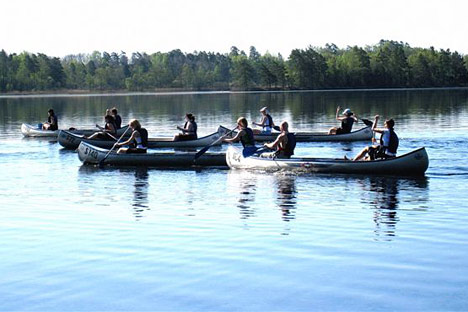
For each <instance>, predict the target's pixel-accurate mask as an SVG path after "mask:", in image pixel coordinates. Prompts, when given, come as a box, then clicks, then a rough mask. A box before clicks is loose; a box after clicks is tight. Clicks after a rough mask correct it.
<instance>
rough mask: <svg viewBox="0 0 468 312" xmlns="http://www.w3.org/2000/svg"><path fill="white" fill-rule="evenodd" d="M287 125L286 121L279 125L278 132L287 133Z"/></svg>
mask: <svg viewBox="0 0 468 312" xmlns="http://www.w3.org/2000/svg"><path fill="white" fill-rule="evenodd" d="M288 129H289V124H288V122H287V121H283V122H282V123H281V124H280V130H281V131H289V130H288Z"/></svg>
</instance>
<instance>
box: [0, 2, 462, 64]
mask: <svg viewBox="0 0 468 312" xmlns="http://www.w3.org/2000/svg"><path fill="white" fill-rule="evenodd" d="M0 8H1V11H0V12H1V13H0V49H5V50H6V51H7V52H8V53H13V52H14V53H20V52H22V51H28V52H33V53H39V52H40V53H46V54H48V55H50V56H60V57H61V56H65V55H67V54H77V53H91V52H92V51H94V50H98V51H101V52H102V51H107V52H113V51H115V52H120V51H125V52H127V54H131V53H132V52H135V51H140V52H147V53H153V52H157V51H162V52H167V51H170V50H172V49H181V50H182V51H183V52H193V51H195V50H197V51H214V52H228V51H229V49H230V47H231V46H233V45H234V46H237V47H238V48H239V49H243V50H245V51H248V49H249V47H250V46H252V45H253V46H255V47H256V48H257V50H258V51H259V52H260V53H262V54H263V53H265V52H267V51H269V52H270V53H272V54H276V53H281V54H283V56H285V57H287V56H288V55H289V52H290V51H291V50H292V49H294V48H306V47H307V46H309V45H312V46H324V45H325V44H326V43H335V44H337V45H338V46H339V47H342V48H344V47H346V46H348V45H350V46H352V45H359V46H365V45H373V44H375V43H377V42H378V41H379V40H380V39H388V40H397V41H403V42H407V43H409V44H410V45H411V46H413V47H424V48H428V47H430V46H434V47H435V48H436V49H441V48H443V49H450V50H451V51H458V52H460V53H462V54H468V40H466V36H467V34H468V23H466V22H465V15H466V12H468V1H461V0H447V1H435V0H429V1H420V0H406V1H402V0H392V1H378V0H374V1H370V0H355V1H345V0H327V1H322V0H312V1H304V0H286V1H283V0H281V1H280V0H269V1H263V0H257V1H255V0H249V1H246V0H235V1H234V0H232V1H224V0H218V1H215V0H198V1H187V0H155V1H150V0H133V1H128V0H112V1H108V0H81V1H80V0H76V1H64V0H62V1H58V0H36V1H32V0H15V1H11V0H10V1H4V0H0Z"/></svg>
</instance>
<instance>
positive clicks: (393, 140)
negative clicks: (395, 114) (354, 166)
mask: <svg viewBox="0 0 468 312" xmlns="http://www.w3.org/2000/svg"><path fill="white" fill-rule="evenodd" d="M379 118H380V116H379V115H376V116H375V119H374V123H373V125H372V131H374V132H377V133H380V134H381V136H380V144H379V145H372V146H366V147H365V148H364V149H363V150H362V151H360V152H359V154H357V155H356V157H354V158H353V161H357V160H361V159H363V158H364V157H365V156H366V155H368V156H367V157H366V159H365V160H375V159H378V158H384V159H386V158H393V157H396V153H397V149H398V144H399V139H398V136H397V134H396V133H395V131H394V130H393V127H394V126H395V121H394V120H393V119H387V120H385V122H384V126H385V128H376V127H377V123H378V121H379Z"/></svg>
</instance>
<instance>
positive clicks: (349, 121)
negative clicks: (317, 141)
mask: <svg viewBox="0 0 468 312" xmlns="http://www.w3.org/2000/svg"><path fill="white" fill-rule="evenodd" d="M340 109H341V107H340V106H338V107H337V108H336V120H338V121H341V127H333V128H330V130H328V134H332V135H334V134H345V133H350V132H351V130H352V129H353V124H354V122H358V118H357V116H355V115H354V113H353V112H352V111H351V110H350V109H349V108H347V109H345V110H344V111H343V116H338V115H339V112H340Z"/></svg>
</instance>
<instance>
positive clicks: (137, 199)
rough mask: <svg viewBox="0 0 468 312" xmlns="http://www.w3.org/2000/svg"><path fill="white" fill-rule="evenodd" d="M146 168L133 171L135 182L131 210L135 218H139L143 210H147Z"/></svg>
mask: <svg viewBox="0 0 468 312" xmlns="http://www.w3.org/2000/svg"><path fill="white" fill-rule="evenodd" d="M148 177H149V174H148V168H143V167H142V168H140V167H139V168H136V169H135V182H134V187H135V189H134V191H133V204H132V206H133V209H134V214H135V217H136V218H141V217H142V213H143V212H144V211H145V210H149V207H148V185H149V183H148Z"/></svg>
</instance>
